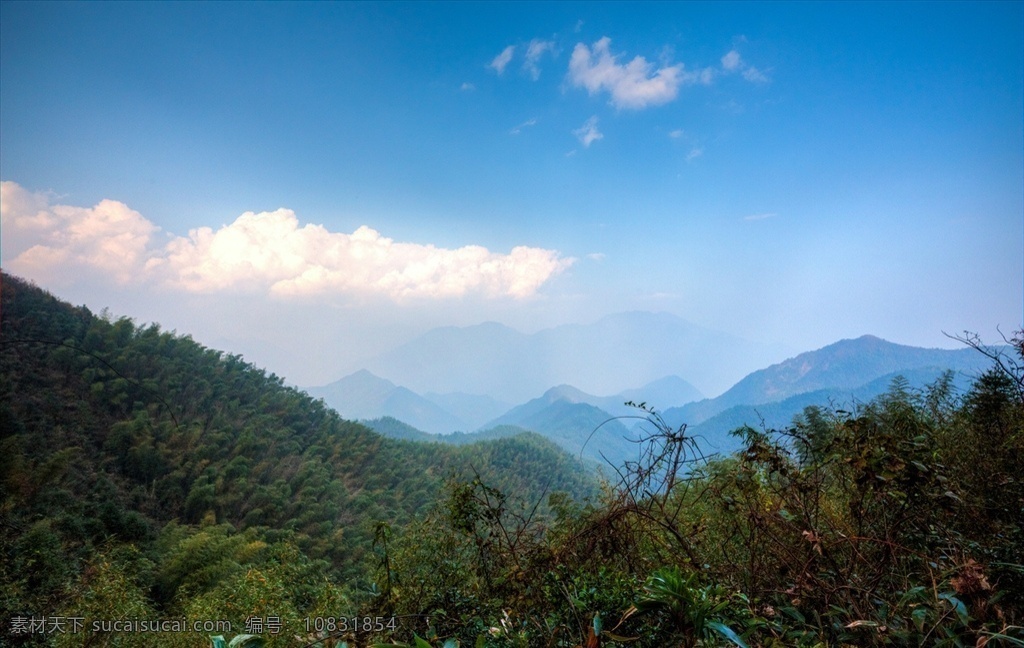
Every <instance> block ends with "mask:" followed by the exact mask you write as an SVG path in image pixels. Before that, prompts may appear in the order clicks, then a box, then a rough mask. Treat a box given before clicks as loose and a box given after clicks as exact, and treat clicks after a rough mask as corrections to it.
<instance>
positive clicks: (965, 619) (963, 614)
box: [939, 592, 971, 625]
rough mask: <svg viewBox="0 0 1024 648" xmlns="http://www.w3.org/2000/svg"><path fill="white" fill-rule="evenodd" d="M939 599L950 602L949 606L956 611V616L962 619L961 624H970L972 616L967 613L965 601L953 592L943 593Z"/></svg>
mask: <svg viewBox="0 0 1024 648" xmlns="http://www.w3.org/2000/svg"><path fill="white" fill-rule="evenodd" d="M939 598H940V599H945V600H947V601H949V604H950V605H952V606H953V609H954V610H956V615H957V616H958V617H960V623H962V624H964V625H968V624H970V622H971V615H969V614H968V613H967V606H966V605H964V602H963V601H961V600H960V599H958V598H957V597H956V596H954V595H953V593H952V592H943V593H942V594H939Z"/></svg>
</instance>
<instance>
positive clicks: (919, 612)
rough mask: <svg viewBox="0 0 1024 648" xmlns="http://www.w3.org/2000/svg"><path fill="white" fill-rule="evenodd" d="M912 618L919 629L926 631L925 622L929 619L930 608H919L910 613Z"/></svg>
mask: <svg viewBox="0 0 1024 648" xmlns="http://www.w3.org/2000/svg"><path fill="white" fill-rule="evenodd" d="M910 618H911V619H913V620H914V625H915V626H917V631H918V632H924V622H925V621H926V620H927V619H928V608H923V607H921V608H917V609H916V610H914V611H913V612H911V613H910Z"/></svg>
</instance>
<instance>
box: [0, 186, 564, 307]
mask: <svg viewBox="0 0 1024 648" xmlns="http://www.w3.org/2000/svg"><path fill="white" fill-rule="evenodd" d="M2 191H3V194H2V201H0V204H2V221H3V222H2V225H3V229H4V237H3V242H4V259H5V267H6V268H8V269H10V270H12V271H14V272H17V273H19V274H23V275H25V276H27V277H31V278H47V279H51V278H53V277H55V276H59V275H63V276H64V277H69V276H74V275H75V273H76V272H78V271H80V270H81V269H91V270H94V271H99V272H100V273H102V274H103V275H105V276H108V277H111V278H112V279H113V280H114V281H116V282H118V283H121V284H127V283H137V284H152V285H158V286H163V287H167V288H172V289H177V290H183V291H187V292H194V293H220V292H233V293H240V292H269V293H271V294H274V295H278V296H290V295H322V294H339V293H340V294H366V295H374V294H376V295H384V296H387V297H390V298H392V299H402V298H408V297H421V298H448V297H459V296H463V295H468V294H479V295H484V296H486V297H514V298H524V297H529V296H531V295H533V294H534V293H535V292H536V291H537V290H538V289H539V288H540V287H541V286H542V285H543V284H544V283H545V282H547V281H548V280H549V279H550V278H551V277H553V276H554V275H556V274H558V273H559V272H561V271H563V270H565V269H566V268H567V267H569V266H570V265H571V264H572V263H573V261H574V259H571V258H563V257H561V256H560V255H559V254H558V252H556V251H554V250H546V249H542V248H533V247H526V246H519V247H515V248H513V249H512V250H511V251H510V252H509V253H508V254H501V253H496V252H491V251H490V250H488V249H487V248H484V247H481V246H479V245H467V246H465V247H461V248H457V249H446V248H439V247H435V246H433V245H429V244H428V245H424V244H418V243H403V242H396V241H394V240H392V239H390V238H387V237H385V236H383V235H381V234H380V232H377V231H376V230H374V229H372V228H370V227H367V226H363V227H360V228H358V229H357V230H356V231H355V232H353V233H351V234H346V233H339V232H331V231H329V230H328V229H327V228H325V227H323V226H322V225H312V224H307V225H300V223H299V220H298V218H297V217H296V215H295V213H294V212H292V211H291V210H288V209H278V210H277V211H273V212H262V213H254V212H247V213H245V214H242V215H241V216H239V217H238V218H237V219H236V220H235V221H234V222H233V223H231V224H230V225H224V226H222V227H220V228H219V229H217V230H214V229H212V228H209V227H201V228H198V229H194V230H191V231H190V232H189V234H188V236H186V237H181V236H176V237H170V238H169V239H167V238H162V237H161V238H160V239H159V240H155V239H156V238H157V237H155V236H154V235H155V234H156V233H157V232H158V231H159V228H158V227H157V226H156V225H154V224H153V223H151V222H150V221H148V220H146V219H145V218H144V217H143V216H142V215H141V214H139V213H138V212H136V211H133V210H131V209H130V208H128V207H127V206H126V205H124V204H123V203H120V202H117V201H113V200H103V201H101V202H100V203H99V204H97V205H96V206H95V207H90V208H83V207H72V206H67V205H50V204H49V201H48V198H47V197H46V196H45V195H42V194H33V193H31V192H28V191H26V190H24V189H22V188H21V187H20V186H18V185H17V184H15V183H13V182H5V183H3V185H2Z"/></svg>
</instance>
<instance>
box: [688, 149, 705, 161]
mask: <svg viewBox="0 0 1024 648" xmlns="http://www.w3.org/2000/svg"><path fill="white" fill-rule="evenodd" d="M702 155H704V147H702V146H694V147H693V148H691V149H690V152H689V153H687V154H686V161H687V162H692V161H693V160H696V159H697V158H699V157H700V156H702Z"/></svg>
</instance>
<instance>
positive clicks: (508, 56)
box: [488, 45, 516, 74]
mask: <svg viewBox="0 0 1024 648" xmlns="http://www.w3.org/2000/svg"><path fill="white" fill-rule="evenodd" d="M515 51H516V46H515V45H509V46H508V47H506V48H505V49H503V50H501V54H498V55H497V56H495V57H494V58H493V59H492V60H491V62H490V64H489V65H488V67H490V68H491V69H493V70H494V71H495V72H497V73H498V74H503V73H504V72H505V67H506V66H507V65H508V64H509V61H511V60H512V54H514V53H515Z"/></svg>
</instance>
